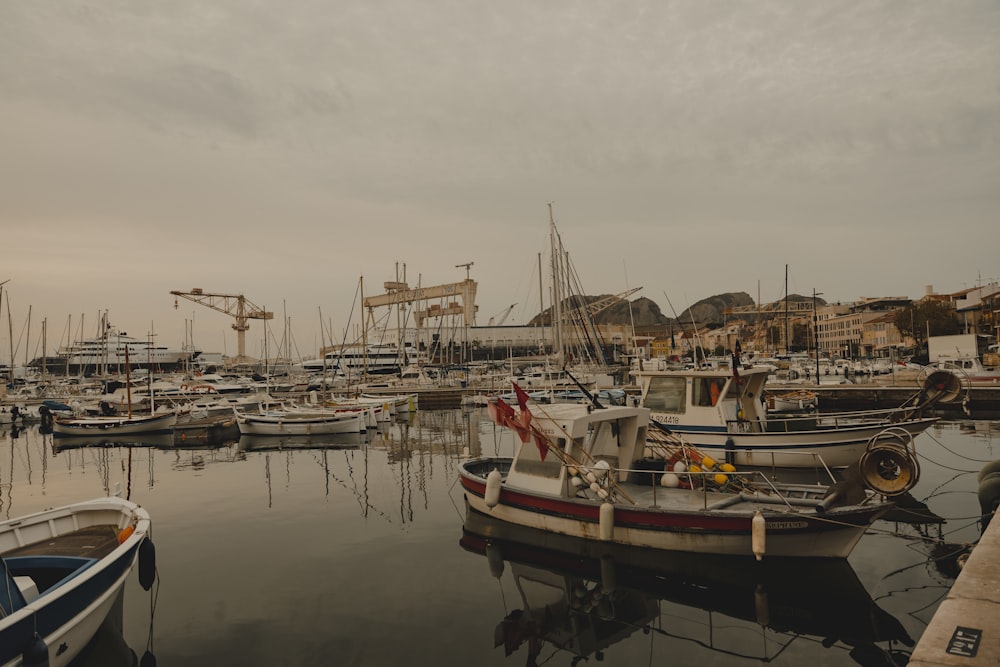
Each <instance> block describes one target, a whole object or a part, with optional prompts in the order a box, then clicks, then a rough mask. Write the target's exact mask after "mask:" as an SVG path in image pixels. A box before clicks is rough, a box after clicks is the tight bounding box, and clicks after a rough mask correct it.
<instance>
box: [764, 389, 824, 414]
mask: <svg viewBox="0 0 1000 667" xmlns="http://www.w3.org/2000/svg"><path fill="white" fill-rule="evenodd" d="M817 403H818V399H817V398H816V392H814V391H809V390H808V389H797V390H794V391H786V392H782V393H780V394H771V393H768V394H767V409H768V410H770V411H771V412H799V411H802V410H815V409H816V407H817Z"/></svg>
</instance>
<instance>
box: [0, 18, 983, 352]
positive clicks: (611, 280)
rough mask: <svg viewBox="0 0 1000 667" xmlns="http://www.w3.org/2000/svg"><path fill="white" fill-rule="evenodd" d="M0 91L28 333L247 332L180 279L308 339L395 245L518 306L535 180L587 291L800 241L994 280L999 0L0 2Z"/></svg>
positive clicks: (710, 273) (372, 286)
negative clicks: (116, 328) (196, 299)
mask: <svg viewBox="0 0 1000 667" xmlns="http://www.w3.org/2000/svg"><path fill="white" fill-rule="evenodd" d="M0 91H2V94H0V224H2V227H0V230H2V237H0V238H2V246H0V247H2V248H3V255H2V256H3V261H2V262H0V267H2V269H0V274H2V275H0V280H5V279H9V281H10V282H8V283H7V284H6V285H4V291H3V297H4V301H5V306H6V304H7V303H8V297H9V299H10V301H9V303H10V304H11V306H12V328H13V330H14V338H15V343H16V345H17V346H18V349H19V350H20V352H19V353H17V354H16V355H15V356H20V355H22V354H24V350H25V349H27V348H29V347H30V348H31V350H32V351H34V350H37V349H38V346H39V341H38V332H39V331H40V322H41V320H42V318H45V319H46V320H47V332H48V333H47V346H48V349H49V350H51V349H52V348H53V347H54V345H55V343H56V342H57V341H58V339H59V337H60V336H62V337H63V339H65V338H66V337H67V336H68V334H67V329H69V328H73V329H75V328H77V327H78V326H79V323H80V320H81V316H82V318H83V320H84V322H85V326H86V328H87V329H88V331H87V332H86V333H87V334H88V335H89V334H92V333H93V325H94V324H95V323H96V319H97V314H98V313H99V312H103V311H108V313H109V316H110V318H111V320H112V321H113V322H116V323H118V324H119V325H120V326H121V327H122V328H124V329H127V330H128V331H129V333H131V334H133V335H141V336H144V335H145V334H147V333H148V332H149V331H150V330H155V331H156V333H157V335H158V338H159V340H160V341H161V342H162V343H169V344H171V345H173V344H178V345H179V344H180V343H181V342H183V339H184V331H185V323H186V322H187V321H191V322H193V323H194V324H193V329H194V336H195V342H196V343H197V344H198V345H199V346H200V347H202V348H204V349H208V350H218V351H226V352H228V353H230V354H233V353H235V335H234V334H233V332H232V330H231V329H230V328H229V325H230V324H231V322H232V320H231V319H230V318H228V317H226V316H225V315H222V314H219V313H215V312H213V311H211V310H209V309H207V308H204V307H201V306H198V305H195V304H193V303H190V302H185V301H181V303H180V304H179V308H177V309H175V308H174V298H173V297H172V296H171V295H170V294H169V292H170V291H171V290H189V289H190V288H192V287H201V288H203V289H205V290H206V291H210V292H220V293H243V294H245V295H246V296H247V297H248V298H249V299H250V300H251V301H252V302H254V303H256V304H257V305H260V306H264V307H266V308H268V309H269V310H273V311H275V312H276V313H277V315H278V318H279V319H278V320H276V324H275V323H272V326H274V327H276V328H277V329H278V330H279V332H278V333H279V334H280V329H281V323H280V316H281V314H282V313H284V314H285V315H286V316H288V317H290V318H291V322H292V330H293V332H294V337H295V340H296V342H297V346H298V348H299V349H300V351H301V352H302V354H305V355H306V356H309V354H310V353H311V352H312V351H314V350H315V348H316V347H317V346H318V342H319V324H318V323H319V318H320V312H322V316H323V318H324V320H327V321H328V322H330V323H332V325H333V327H334V329H335V330H340V331H342V330H343V328H344V327H347V326H348V322H349V321H354V322H356V321H357V319H358V315H357V311H356V309H355V310H354V314H353V315H352V305H353V303H354V300H355V295H356V293H357V291H358V284H359V280H360V279H361V278H362V277H363V278H364V284H365V294H366V295H372V294H375V293H376V292H380V291H381V286H382V283H383V282H384V281H386V280H392V279H394V277H395V274H396V271H397V267H399V269H398V270H400V271H401V270H402V267H403V266H404V265H405V267H406V275H407V279H408V281H409V282H410V283H411V284H413V285H416V284H417V283H418V282H419V283H420V284H423V285H436V284H441V283H448V282H454V281H458V280H462V279H464V278H465V275H466V274H465V268H457V267H456V265H458V264H464V263H466V262H473V263H474V265H473V266H472V267H471V277H472V278H474V279H475V280H477V281H478V282H479V295H478V303H479V305H480V311H479V318H478V319H479V323H481V324H485V323H486V321H487V320H488V319H489V317H491V316H494V315H498V314H500V313H501V312H502V311H503V310H504V309H505V308H506V307H507V306H509V305H510V304H512V303H517V304H518V305H517V306H516V307H515V308H514V309H513V311H512V312H511V315H510V317H509V318H508V319H507V323H508V324H516V323H522V322H525V321H527V320H528V319H529V318H530V317H531V316H532V315H533V314H535V313H536V312H537V311H538V309H539V296H538V269H537V264H538V259H537V256H538V253H540V252H547V238H548V204H549V203H551V204H552V207H553V211H554V215H555V219H556V224H557V225H558V228H559V231H560V232H561V234H562V238H563V243H564V245H565V247H566V249H567V250H568V251H569V254H570V258H571V261H572V262H573V264H574V266H575V268H576V271H577V273H578V275H579V277H580V280H581V282H582V284H583V286H584V288H585V290H586V291H587V292H589V293H593V294H602V293H604V294H607V293H618V292H623V291H625V290H626V289H629V288H633V287H640V286H641V287H642V288H643V290H642V292H640V295H643V296H646V297H648V298H650V299H652V300H654V301H656V302H657V303H658V304H659V305H660V306H661V308H662V309H663V311H664V312H665V313H667V314H670V307H669V305H668V303H667V299H668V298H669V300H670V303H671V304H672V305H673V307H674V308H675V309H676V310H677V311H678V312H680V310H682V308H683V307H684V306H686V305H688V304H690V303H693V302H694V301H697V300H699V299H701V298H704V297H708V296H711V295H713V294H717V293H721V292H731V291H745V292H747V293H749V294H750V295H751V296H753V297H754V298H755V299H756V298H757V294H758V291H759V293H760V298H761V299H762V300H763V301H772V300H775V299H779V298H781V296H782V294H783V293H784V279H785V266H786V265H787V266H788V275H789V291H791V292H793V293H801V294H811V293H812V291H813V290H814V289H815V290H818V291H819V292H822V293H823V295H824V298H825V299H827V300H829V301H837V300H840V301H851V300H855V299H857V298H859V297H862V296H909V297H919V296H920V295H922V294H923V293H924V290H925V287H926V286H927V285H933V286H934V288H935V289H936V290H937V291H940V292H951V291H957V290H960V289H963V288H965V287H971V286H973V285H975V284H976V283H977V282H978V281H992V280H996V279H998V278H1000V262H998V247H1000V245H998V242H997V239H998V237H997V221H998V220H997V219H998V211H1000V3H997V2H996V1H995V0H982V1H968V2H965V1H956V2H938V1H936V0H934V1H931V0H914V1H912V2H882V1H878V0H873V1H866V2H859V1H855V2H836V1H832V0H827V1H824V2H797V1H795V0H780V1H779V0H755V1H754V2H724V1H712V2H705V1H704V0H690V1H685V0H677V1H673V0H656V1H652V0H649V1H632V2H629V1H624V2H623V1H621V0H615V1H600V0H595V1H587V2H569V1H564V0H556V1H553V2H537V1H531V2H528V1H520V0H511V1H506V2H477V1H475V0H473V1H471V2H470V1H469V0H424V1H423V2H410V1H408V0H384V1H376V2H353V1H350V2H346V1H340V0H333V1H332V2H331V1H330V0H322V1H320V0H315V1H314V0H288V1H286V2H275V1H274V0H256V1H252V0H211V1H207V0H206V1H204V2H203V1H200V0H174V1H172V2H161V3H152V2H138V1H135V0H129V1H126V0H120V1H116V0H101V1H100V2H74V1H71V0H52V1H48V0H32V1H30V2H27V1H25V2H21V1H9V2H4V3H0ZM29 306H30V307H31V312H32V315H31V318H30V321H31V327H32V329H31V335H30V336H28V335H27V334H26V333H25V329H26V327H27V323H28V321H29V318H28V309H29ZM4 314H6V308H4ZM256 324H258V325H259V323H256ZM0 328H2V327H0ZM260 330H261V327H260V326H256V327H255V326H253V325H252V329H251V332H250V335H249V338H248V341H251V343H250V345H258V346H259V343H254V342H253V341H255V340H259V336H257V334H259V332H260ZM78 335H79V333H78V332H76V333H74V336H78ZM4 338H6V337H4ZM26 338H31V342H30V343H25V342H23V340H24V339H26ZM251 351H252V350H251ZM4 356H6V355H5V354H0V358H2V357H4Z"/></svg>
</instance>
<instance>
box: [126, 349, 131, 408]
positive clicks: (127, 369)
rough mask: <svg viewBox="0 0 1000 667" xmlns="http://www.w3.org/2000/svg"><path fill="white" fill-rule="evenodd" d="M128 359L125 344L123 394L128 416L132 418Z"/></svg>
mask: <svg viewBox="0 0 1000 667" xmlns="http://www.w3.org/2000/svg"><path fill="white" fill-rule="evenodd" d="M131 368H132V366H131V364H129V360H128V344H126V345H125V395H126V396H127V397H128V418H129V419H131V418H132V371H131Z"/></svg>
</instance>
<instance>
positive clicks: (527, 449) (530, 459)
mask: <svg viewBox="0 0 1000 667" xmlns="http://www.w3.org/2000/svg"><path fill="white" fill-rule="evenodd" d="M553 444H554V446H556V447H559V449H561V450H563V451H565V448H566V439H565V438H555V442H554V443H553ZM520 446H521V449H520V451H519V452H518V453H517V458H516V460H515V461H514V470H516V471H517V472H520V473H524V474H527V475H535V476H538V477H548V478H551V479H559V475H560V473H562V461H560V460H559V457H558V456H556V455H555V454H553V453H552V452H550V451H548V449H547V448H546V447H545V446H544V445H542V446H541V447H539V446H538V444H536V443H535V439H534V438H531V439H530V440H528V442H522V443H521V445H520ZM543 451H544V452H545V459H544V460H542V452H543Z"/></svg>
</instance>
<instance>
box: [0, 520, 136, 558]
mask: <svg viewBox="0 0 1000 667" xmlns="http://www.w3.org/2000/svg"><path fill="white" fill-rule="evenodd" d="M117 546H118V529H117V527H116V526H113V525H111V524H104V525H100V526H88V527H86V528H81V529H79V530H74V531H73V532H71V533H65V534H63V535H59V536H57V537H53V538H50V539H47V540H43V541H41V542H37V543H35V544H28V545H26V546H23V547H17V548H15V549H11V550H9V551H4V552H3V553H0V556H2V557H4V558H10V557H12V556H78V557H81V558H97V559H100V558H103V557H104V556H107V555H108V554H109V553H111V552H112V551H114V550H115V548H116V547H117Z"/></svg>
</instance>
